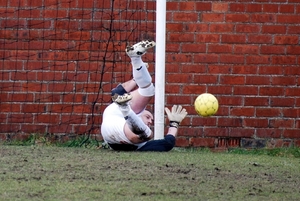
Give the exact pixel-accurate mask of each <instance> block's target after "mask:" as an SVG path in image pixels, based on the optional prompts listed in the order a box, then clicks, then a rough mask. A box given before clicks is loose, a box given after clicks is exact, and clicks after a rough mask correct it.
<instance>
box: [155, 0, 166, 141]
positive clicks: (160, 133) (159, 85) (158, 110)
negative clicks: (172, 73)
mask: <svg viewBox="0 0 300 201" xmlns="http://www.w3.org/2000/svg"><path fill="white" fill-rule="evenodd" d="M165 54H166V0H157V1H156V49H155V59H156V60H155V99H154V103H155V104H154V139H162V138H164V107H165Z"/></svg>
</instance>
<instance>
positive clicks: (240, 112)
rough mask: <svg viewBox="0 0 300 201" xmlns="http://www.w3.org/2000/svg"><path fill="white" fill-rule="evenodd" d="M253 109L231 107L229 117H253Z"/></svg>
mask: <svg viewBox="0 0 300 201" xmlns="http://www.w3.org/2000/svg"><path fill="white" fill-rule="evenodd" d="M254 112H255V109H254V108H253V107H232V108H231V109H230V115H232V116H239V117H241V116H246V117H252V116H254Z"/></svg>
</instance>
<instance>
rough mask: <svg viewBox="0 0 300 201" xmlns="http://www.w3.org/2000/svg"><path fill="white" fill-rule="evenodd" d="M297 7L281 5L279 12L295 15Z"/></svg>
mask: <svg viewBox="0 0 300 201" xmlns="http://www.w3.org/2000/svg"><path fill="white" fill-rule="evenodd" d="M294 10H295V7H294V5H280V6H279V12H280V13H294Z"/></svg>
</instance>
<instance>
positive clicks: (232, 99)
mask: <svg viewBox="0 0 300 201" xmlns="http://www.w3.org/2000/svg"><path fill="white" fill-rule="evenodd" d="M218 101H219V104H220V105H224V106H225V105H233V106H236V105H241V104H242V102H243V98H242V97H239V96H220V97H218Z"/></svg>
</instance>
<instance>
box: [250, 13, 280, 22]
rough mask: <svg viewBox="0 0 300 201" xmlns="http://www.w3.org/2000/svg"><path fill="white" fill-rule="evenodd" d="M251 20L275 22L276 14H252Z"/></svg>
mask: <svg viewBox="0 0 300 201" xmlns="http://www.w3.org/2000/svg"><path fill="white" fill-rule="evenodd" d="M251 22H252V23H275V22H276V15H275V14H252V15H251Z"/></svg>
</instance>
